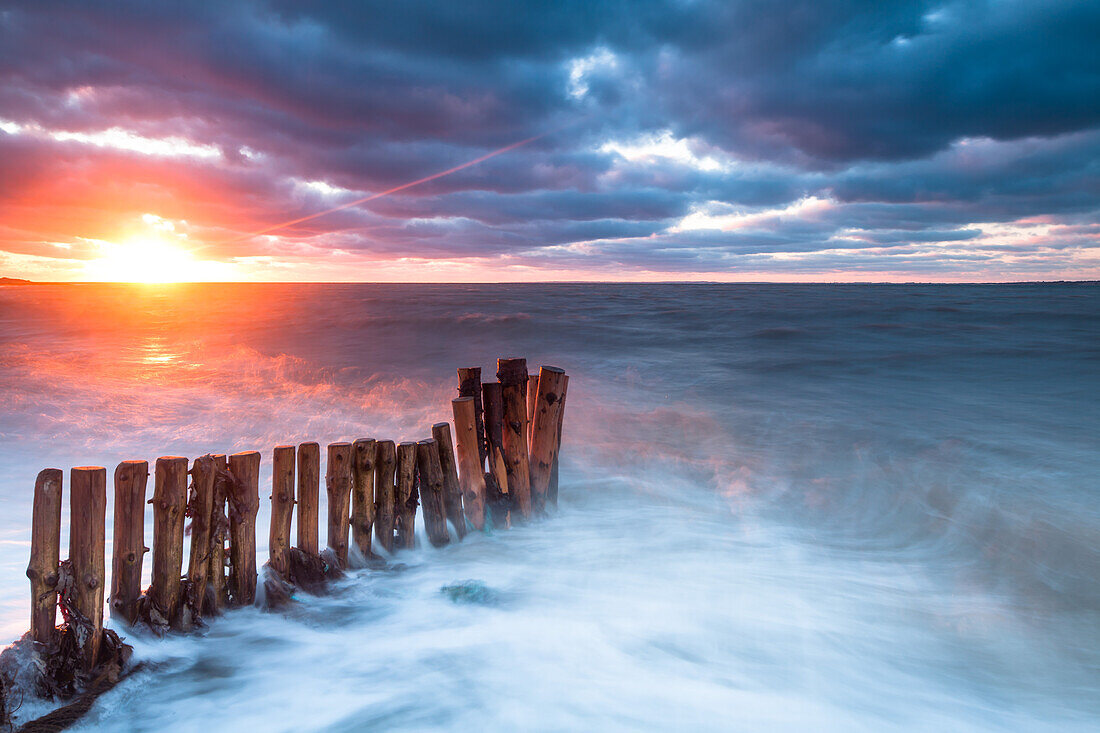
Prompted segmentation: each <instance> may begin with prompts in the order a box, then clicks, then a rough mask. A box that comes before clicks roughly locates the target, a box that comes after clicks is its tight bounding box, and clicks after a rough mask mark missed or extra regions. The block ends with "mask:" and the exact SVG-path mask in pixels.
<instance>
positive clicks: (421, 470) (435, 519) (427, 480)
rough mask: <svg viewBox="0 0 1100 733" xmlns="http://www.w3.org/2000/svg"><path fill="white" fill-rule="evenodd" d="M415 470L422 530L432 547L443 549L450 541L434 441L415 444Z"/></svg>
mask: <svg viewBox="0 0 1100 733" xmlns="http://www.w3.org/2000/svg"><path fill="white" fill-rule="evenodd" d="M416 462H417V470H418V474H419V476H420V506H421V507H423V509H424V529H425V530H427V532H428V541H429V542H431V543H432V546H433V547H443V546H444V545H446V544H448V543H449V542H450V541H451V538H450V536H449V535H448V534H447V513H446V510H445V509H444V500H443V469H442V468H441V467H440V465H439V450H438V448H437V447H436V442H435V440H422V441H420V442H419V443H417V444H416Z"/></svg>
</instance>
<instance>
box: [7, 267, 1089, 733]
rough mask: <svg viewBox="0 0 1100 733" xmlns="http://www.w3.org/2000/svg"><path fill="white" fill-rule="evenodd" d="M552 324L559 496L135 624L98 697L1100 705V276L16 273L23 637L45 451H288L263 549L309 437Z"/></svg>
mask: <svg viewBox="0 0 1100 733" xmlns="http://www.w3.org/2000/svg"><path fill="white" fill-rule="evenodd" d="M514 356H523V357H526V358H527V360H528V364H529V365H530V367H531V369H532V371H534V370H535V369H536V368H537V367H538V366H539V365H553V366H558V367H561V368H563V369H565V370H566V371H567V372H568V373H569V375H570V384H569V396H568V401H567V404H566V415H565V424H564V430H563V446H562V454H561V473H560V482H561V483H560V502H559V506H558V507H557V509H556V510H554V511H552V512H551V513H550V514H549V515H548V516H546V517H544V518H540V519H537V520H535V521H531V522H529V523H526V524H524V523H516V525H515V526H513V527H512V528H511V529H499V528H498V529H494V530H492V531H488V532H484V533H474V534H471V535H469V536H467V537H466V538H465V539H464V540H463V541H462V542H452V543H451V544H450V545H448V546H446V547H443V548H440V549H435V548H433V547H432V546H431V545H430V544H429V543H428V542H427V541H426V539H425V538H423V537H422V538H421V541H420V546H419V548H417V549H414V550H409V551H404V552H400V553H398V554H396V555H394V556H392V557H389V558H387V564H386V565H385V567H356V568H353V569H352V570H351V571H350V572H349V573H348V575H347V576H346V577H345V578H343V579H341V580H339V581H337V582H336V583H335V584H334V585H333V586H332V589H331V592H330V593H328V594H326V595H323V596H309V595H299V596H298V598H297V602H296V603H294V604H293V605H292V607H291V608H289V609H284V610H280V611H277V612H269V611H264V610H263V609H262V608H261V607H260V606H259V605H257V606H256V607H254V608H247V609H240V610H234V611H231V612H229V613H227V614H225V615H223V616H221V617H219V618H216V619H214V620H212V621H211V622H210V623H209V625H208V626H207V627H206V628H204V629H202V630H200V631H198V632H196V633H193V634H189V635H170V636H167V637H165V638H156V637H153V636H151V635H148V634H143V633H140V632H134V631H131V630H128V629H125V628H121V627H119V626H118V625H117V624H114V623H112V624H111V626H112V627H113V628H115V629H116V630H118V631H119V632H120V633H121V634H122V635H123V636H125V637H126V640H127V642H128V643H130V644H132V646H133V647H134V661H135V662H140V663H141V664H142V666H141V668H140V670H139V671H137V672H135V673H134V674H133V675H131V676H130V677H128V678H126V679H125V680H124V681H123V682H122V683H121V684H119V685H118V686H117V687H115V688H114V689H113V690H111V691H110V692H109V693H107V694H105V695H103V696H102V697H101V698H99V699H98V700H97V701H96V703H95V705H94V706H93V707H92V709H91V710H90V712H89V713H88V715H87V716H85V718H84V719H83V720H82V721H81V723H80V724H79V726H78V728H77V729H78V730H101V731H149V732H153V731H200V732H202V733H210V732H211V731H222V730H224V731H239V730H263V731H269V732H274V731H359V730H389V731H427V730H462V731H470V730H479V731H480V730H485V731H641V730H657V731H673V730H681V731H895V730H896V731H967V730H977V731H1076V730H1080V731H1085V730H1089V731H1095V730H1097V729H1098V728H1100V284H1097V283H1049V284H997V285H926V284H917V285H865V284H860V285H848V284H838V285H827V284H817V285H808V284H807V285H784V284H705V283H699V284H651V285H650V284H591V283H571V284H566V283H561V284H538V285H533V284H523V285H519V284H484V285H402V284H161V285H141V284H29V285H9V286H3V287H0V400H2V404H3V406H2V411H0V643H9V642H11V641H14V640H15V639H17V638H18V637H19V636H21V635H22V634H23V633H24V632H25V631H26V629H27V628H28V617H29V603H30V601H29V583H28V582H27V580H26V577H25V575H24V572H25V568H26V564H27V559H28V549H29V542H30V518H31V497H32V490H33V486H34V479H35V476H36V475H37V473H38V471H39V470H41V469H43V468H47V467H54V468H61V469H63V470H65V471H66V485H65V491H66V492H67V491H68V483H67V482H68V478H67V472H68V469H69V468H71V467H72V466H81V465H100V466H106V467H107V468H108V475H111V473H112V472H113V469H114V466H115V465H116V464H117V463H118V462H120V461H123V460H127V459H146V460H149V461H153V460H155V459H156V458H157V457H158V456H161V455H182V456H189V457H191V458H195V457H197V456H200V455H203V454H205V453H208V452H221V453H228V452H234V451H240V450H258V451H260V452H261V454H262V456H263V463H262V468H261V505H262V506H261V510H260V516H259V519H258V526H259V531H258V533H257V534H258V538H257V539H258V545H259V554H260V560H261V562H262V561H263V560H264V559H266V556H267V547H266V544H267V522H268V519H269V516H270V512H269V508H268V507H269V502H268V497H269V494H270V488H269V487H270V485H271V452H272V448H273V447H274V446H275V445H278V444H286V443H299V442H302V441H307V440H313V441H317V442H319V443H321V444H322V445H324V444H326V443H331V442H336V441H342V440H354V439H356V438H377V439H391V440H396V441H401V440H416V439H423V438H427V437H429V436H430V428H431V425H432V424H433V423H435V422H438V421H442V420H447V419H449V418H450V416H451V415H450V400H451V399H452V398H453V397H455V396H456V385H457V380H456V371H455V370H456V368H457V367H465V366H479V365H480V366H481V367H482V368H483V373H484V374H485V375H486V378H487V379H491V378H492V375H493V373H494V372H495V363H496V359H497V358H498V357H514ZM322 454H323V451H322ZM322 460H323V459H322ZM323 471H324V467H323V466H322V474H323ZM150 491H151V487H150ZM108 493H110V491H109V492H108ZM323 495H324V491H322V501H324V499H323ZM111 505H112V502H111V501H109V504H108V509H107V521H108V528H107V541H108V543H110V537H111V527H110V522H111V511H112V510H111ZM325 511H326V510H325V507H324V506H323V505H322V507H321V516H322V517H324V516H325ZM145 526H146V536H147V538H146V544H147V545H149V546H151V545H152V520H151V514H148V513H147V516H146V523H145ZM419 530H420V531H422V530H423V528H422V527H420V528H419ZM321 534H322V538H323V537H324V530H323V528H322V533H321ZM62 535H63V537H62V547H63V548H65V547H67V542H68V539H67V537H68V515H67V511H66V512H65V516H64V519H63V527H62ZM108 553H109V548H108ZM62 554H63V555H64V554H65V553H64V552H63V553H62ZM108 557H109V554H108ZM147 558H148V556H147ZM148 566H149V561H148V560H147V561H146V574H148ZM108 567H109V563H108ZM456 589H458V590H457V591H456ZM44 709H48V707H47V706H45V705H44V704H43V703H41V702H38V701H35V700H33V699H25V700H24V701H23V703H22V708H21V709H20V711H18V712H17V716H22V719H26V718H29V717H33V715H34V714H35V713H36V711H41V710H44Z"/></svg>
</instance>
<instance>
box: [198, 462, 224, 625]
mask: <svg viewBox="0 0 1100 733" xmlns="http://www.w3.org/2000/svg"><path fill="white" fill-rule="evenodd" d="M211 458H213V459H214V506H213V509H212V511H211V512H210V570H209V575H208V576H207V584H208V585H209V586H210V596H209V598H210V601H211V604H210V606H209V607H208V608H204V611H205V612H206V613H210V614H216V613H219V612H220V611H221V610H222V609H223V608H225V607H226V606H227V605H228V603H229V597H228V591H227V588H226V582H225V539H226V537H227V536H228V533H229V517H228V516H227V515H226V513H225V503H226V496H227V495H228V493H229V488H228V487H229V481H228V479H229V462H228V460H227V459H226V456H225V454H224V453H215V454H214V455H213V456H211Z"/></svg>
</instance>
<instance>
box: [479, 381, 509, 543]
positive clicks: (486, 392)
mask: <svg viewBox="0 0 1100 733" xmlns="http://www.w3.org/2000/svg"><path fill="white" fill-rule="evenodd" d="M481 392H482V397H483V398H484V403H485V440H486V442H487V444H488V446H489V471H488V473H486V474H485V503H486V505H487V506H488V507H489V513H490V515H491V516H492V518H493V525H494V526H496V527H508V526H509V525H510V524H511V521H510V517H511V509H512V496H511V494H510V493H509V491H508V469H507V463H506V461H505V460H504V402H503V400H502V399H501V392H500V382H486V383H484V384H482V385H481Z"/></svg>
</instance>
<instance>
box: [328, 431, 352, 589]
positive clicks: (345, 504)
mask: <svg viewBox="0 0 1100 733" xmlns="http://www.w3.org/2000/svg"><path fill="white" fill-rule="evenodd" d="M351 463H352V455H351V443H330V444H329V447H328V466H327V469H326V471H325V486H326V488H327V489H328V546H329V547H330V548H331V549H332V551H333V552H334V553H335V554H336V560H337V561H338V562H339V563H340V567H341V568H346V567H347V566H348V524H349V522H350V521H351V484H352V467H351Z"/></svg>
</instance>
